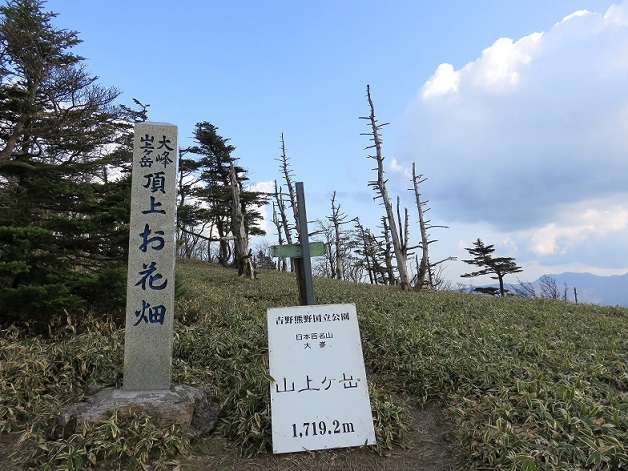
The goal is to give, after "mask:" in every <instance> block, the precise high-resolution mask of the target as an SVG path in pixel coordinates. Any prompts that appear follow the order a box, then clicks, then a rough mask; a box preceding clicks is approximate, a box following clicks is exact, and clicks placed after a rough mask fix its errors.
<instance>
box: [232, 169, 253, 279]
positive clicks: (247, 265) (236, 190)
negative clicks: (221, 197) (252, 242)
mask: <svg viewBox="0 0 628 471" xmlns="http://www.w3.org/2000/svg"><path fill="white" fill-rule="evenodd" d="M229 182H230V184H231V196H232V198H231V232H232V233H233V236H234V247H235V262H236V266H237V267H238V275H240V276H242V277H244V278H247V279H249V280H252V279H254V278H255V269H254V268H253V261H252V260H251V250H249V238H248V235H247V233H246V228H245V227H244V215H243V214H242V204H241V201H240V184H239V182H238V177H237V175H236V172H235V168H234V167H233V164H231V165H230V167H229Z"/></svg>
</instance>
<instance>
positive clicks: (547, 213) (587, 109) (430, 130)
mask: <svg viewBox="0 0 628 471" xmlns="http://www.w3.org/2000/svg"><path fill="white" fill-rule="evenodd" d="M47 8H48V9H50V10H52V11H55V12H57V13H59V16H58V17H57V19H56V20H55V23H56V24H57V25H58V26H60V27H63V28H69V29H74V30H77V31H78V32H79V36H80V38H81V39H82V40H83V41H84V42H83V44H81V45H80V46H79V47H78V48H77V51H78V53H79V54H81V55H83V56H85V57H86V58H87V59H88V61H87V67H88V68H89V70H90V72H92V73H93V74H95V75H98V76H99V77H100V82H101V83H102V84H103V85H113V86H116V87H118V88H119V89H120V90H122V91H123V94H122V96H121V101H122V102H124V103H127V104H130V103H131V100H132V98H137V99H139V100H140V101H142V102H144V103H149V104H150V108H149V117H150V119H151V120H153V121H166V122H171V123H173V124H176V125H178V126H179V139H180V142H181V144H182V145H186V144H187V143H191V135H192V132H193V129H194V125H195V123H197V122H200V121H209V122H211V123H213V124H215V125H216V126H218V128H219V133H220V134H221V135H222V136H224V137H228V138H230V139H231V143H232V144H233V145H234V146H236V152H235V155H236V156H237V157H239V158H240V162H241V164H242V165H243V166H244V167H245V168H247V169H248V170H249V176H250V178H251V181H252V182H255V183H259V184H260V185H261V186H260V187H263V185H264V184H267V185H268V184H269V183H270V182H272V181H273V180H281V175H280V172H279V166H278V162H277V161H276V159H277V158H278V157H279V155H280V151H279V145H280V136H281V133H284V136H285V141H286V146H287V150H288V157H289V158H290V163H291V165H292V169H293V173H294V179H295V181H303V182H304V188H305V193H306V202H307V212H308V218H309V219H311V220H314V219H323V218H324V217H325V216H327V215H328V214H329V212H330V198H331V193H332V191H334V190H335V191H336V192H337V194H338V195H337V201H338V202H339V203H340V205H341V209H342V211H343V212H344V213H346V214H347V215H348V216H349V217H354V216H359V217H360V218H361V219H362V220H363V222H364V223H365V224H366V225H368V226H370V227H371V228H372V229H376V226H377V224H378V220H379V218H380V217H381V215H382V214H383V208H381V207H379V206H378V205H377V203H376V202H375V201H373V199H372V197H373V196H374V195H373V192H372V190H371V189H370V188H369V187H368V186H367V182H368V181H369V180H372V179H373V178H374V176H375V175H374V172H373V171H372V170H371V169H372V167H373V161H372V160H370V159H368V158H367V155H368V151H366V150H364V148H365V147H366V146H367V145H369V141H368V138H367V137H365V136H360V133H362V132H367V131H368V128H367V126H366V121H364V120H360V119H358V118H359V117H360V116H364V115H367V114H368V104H367V102H366V98H365V93H366V85H367V84H370V86H371V91H372V96H373V99H374V103H375V110H376V114H377V117H378V119H379V120H380V122H389V123H390V124H389V125H388V126H386V127H385V128H384V130H383V139H384V155H385V156H386V164H387V168H386V171H387V176H388V178H389V191H390V192H391V194H393V195H395V196H396V195H399V196H400V197H401V198H402V200H403V203H404V205H405V206H407V207H408V209H409V211H410V214H411V215H412V223H413V228H412V231H411V232H412V234H413V237H414V238H416V239H418V225H416V219H417V218H416V217H415V216H414V215H415V214H416V209H415V207H414V205H413V196H412V193H411V192H410V191H408V188H410V187H411V181H410V179H409V178H408V172H409V170H410V169H411V165H412V162H416V166H417V171H418V172H419V173H421V174H424V175H425V176H426V177H428V180H427V181H426V182H425V184H424V185H423V187H422V192H423V194H424V196H425V197H426V198H428V199H429V200H430V207H431V208H432V209H431V211H430V212H429V215H430V217H431V218H432V222H433V223H435V224H441V225H447V226H449V229H441V230H437V229H435V230H434V231H432V236H433V238H435V239H438V242H437V243H435V244H433V245H432V246H431V248H432V259H433V260H436V259H440V258H445V257H447V256H456V257H458V258H459V259H463V258H467V255H468V254H467V252H466V251H465V250H464V247H470V246H471V244H472V242H473V241H474V240H475V239H477V238H478V237H479V238H481V239H482V240H484V241H485V242H487V243H490V244H494V245H495V247H496V255H500V256H513V257H515V258H516V260H517V262H518V263H519V264H520V265H521V266H522V267H523V268H524V272H523V273H521V274H520V278H521V279H522V280H533V279H535V278H537V277H538V276H540V275H541V274H544V273H561V272H564V271H588V272H592V273H596V274H602V275H606V274H623V273H626V272H628V248H627V244H626V239H627V237H626V236H627V229H628V198H627V196H628V195H627V193H628V185H626V176H627V175H628V87H627V86H626V83H628V59H627V58H628V2H620V1H619V0H617V1H615V2H613V1H603V0H573V1H570V0H564V1H547V0H543V1H541V0H521V1H509V0H500V1H463V0H460V1H446V0H445V1H438V2H436V1H432V2H428V1H408V0H399V1H390V2H383V1H379V2H376V1H370V0H362V1H357V0H356V1H354V0H348V1H340V0H336V1H331V0H323V1H317V2H312V1H310V2H306V1H296V0H292V1H273V0H268V1H264V2H262V1H252V0H250V1H243V0H231V1H226V0H225V1H189V0H180V1H178V2H172V1H162V0H153V1H139V0H136V1H129V0H124V1H122V0H108V1H107V2H96V1H91V2H89V1H78V0H50V1H48V3H47ZM576 12H577V13H576ZM574 13H575V14H574ZM269 236H270V237H269V241H270V242H271V243H274V240H273V238H272V229H271V230H270V231H269ZM470 268H471V267H469V266H468V265H465V264H464V263H462V262H460V261H458V262H451V263H449V266H448V268H447V273H448V275H449V278H450V279H451V280H452V281H454V282H461V281H464V282H467V280H466V279H461V278H459V275H460V274H461V273H464V272H465V271H468V270H469V269H470ZM481 281H482V280H480V279H478V280H474V282H481ZM510 281H512V282H515V281H516V280H514V279H513V280H510Z"/></svg>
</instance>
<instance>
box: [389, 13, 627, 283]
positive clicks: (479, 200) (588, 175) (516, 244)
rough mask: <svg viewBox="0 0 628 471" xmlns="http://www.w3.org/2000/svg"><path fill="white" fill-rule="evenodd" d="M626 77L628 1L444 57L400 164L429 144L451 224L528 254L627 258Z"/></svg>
mask: <svg viewBox="0 0 628 471" xmlns="http://www.w3.org/2000/svg"><path fill="white" fill-rule="evenodd" d="M626 83H628V1H624V2H623V3H622V4H621V5H614V6H612V7H611V8H609V9H608V11H607V12H606V13H605V14H600V13H592V12H588V11H577V12H575V13H573V14H571V15H568V16H567V17H565V18H563V19H562V20H561V21H559V22H558V23H556V24H555V25H554V26H553V27H552V28H550V29H549V30H548V31H546V32H542V33H540V32H539V33H533V34H530V35H528V36H525V37H523V38H521V39H519V40H512V39H508V38H501V39H498V40H497V41H495V42H494V43H493V44H492V45H491V46H490V47H488V48H486V49H485V50H484V51H482V53H481V55H480V57H479V58H478V59H477V60H475V61H472V62H469V63H468V64H466V65H465V66H463V67H461V68H460V69H458V70H455V69H454V67H453V66H452V65H451V64H441V65H440V66H439V67H438V68H437V69H436V71H435V73H434V75H432V77H430V78H429V80H427V81H426V82H425V84H424V85H423V86H422V87H420V88H419V93H418V95H417V98H416V99H415V100H414V101H413V102H412V103H410V104H409V106H408V110H407V114H406V117H405V126H406V131H405V137H404V139H403V140H402V142H401V145H400V148H401V151H400V152H397V158H398V162H397V163H396V164H397V165H398V166H399V167H403V166H404V165H405V166H407V165H408V164H409V163H410V162H412V161H414V160H415V156H417V155H420V156H422V159H423V160H422V161H419V162H417V165H418V166H419V168H421V171H422V172H423V173H425V175H426V177H428V178H429V181H430V188H429V193H427V195H426V196H427V197H429V199H430V200H431V206H432V207H433V208H434V213H435V215H438V217H439V219H441V220H443V221H444V223H445V224H447V225H449V226H450V227H452V229H455V228H456V227H469V226H470V225H476V226H479V225H482V224H485V225H488V226H490V227H491V228H492V232H491V238H488V237H487V238H486V240H485V238H484V237H483V236H482V234H480V233H478V234H470V235H469V236H464V237H463V238H465V239H471V240H475V239H476V238H477V236H480V237H481V238H482V240H485V241H486V242H487V243H498V244H501V248H503V249H504V250H505V251H508V252H510V256H513V255H514V254H515V253H517V254H518V258H519V257H521V258H522V261H523V262H524V263H534V262H535V260H537V259H538V258H539V257H541V258H543V260H544V261H545V262H546V263H547V264H551V265H556V266H567V265H569V264H570V263H574V262H573V260H574V257H579V258H580V260H579V263H581V264H583V265H586V266H588V267H591V266H596V264H598V265H597V266H603V264H604V263H606V264H608V265H607V266H609V267H610V266H612V267H614V268H613V269H615V270H619V269H621V267H622V263H621V262H619V261H618V258H620V257H622V256H626V257H627V258H626V259H627V260H628V249H626V248H624V246H626V244H625V242H624V243H623V245H622V243H621V242H620V240H621V239H622V238H623V239H625V237H626V231H627V230H628V192H627V190H626V175H628V137H627V136H628V87H626ZM404 185H407V183H406V182H404ZM460 238H462V237H459V239H460ZM508 244H510V245H508ZM467 246H469V245H467ZM613 251H614V255H613V253H612V252H613ZM613 258H614V259H613ZM626 265H628V263H623V266H624V267H625V266H626ZM609 270H610V268H609ZM589 271H592V270H589Z"/></svg>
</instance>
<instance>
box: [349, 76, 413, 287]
mask: <svg viewBox="0 0 628 471" xmlns="http://www.w3.org/2000/svg"><path fill="white" fill-rule="evenodd" d="M366 96H367V99H368V102H369V107H370V110H371V114H370V115H369V116H366V117H362V118H361V119H368V120H369V123H370V126H371V132H370V133H368V134H367V135H371V136H372V137H371V140H372V141H373V145H372V146H369V147H368V148H375V155H374V156H369V158H372V159H375V160H376V161H377V180H376V181H372V182H369V185H370V186H372V187H374V188H375V190H376V191H377V193H378V194H379V197H380V198H382V203H383V205H384V209H385V210H386V217H387V218H388V230H389V231H390V237H391V239H392V245H393V249H394V252H395V258H396V259H397V272H398V273H399V282H400V284H401V289H403V290H408V289H410V276H409V274H408V267H407V262H408V256H407V253H404V252H405V251H404V248H403V247H402V240H401V236H400V234H399V232H398V231H397V224H396V222H395V214H394V211H393V207H392V203H391V202H390V198H389V196H388V190H387V189H386V180H385V179H384V156H383V155H382V142H381V139H380V137H379V130H380V129H381V128H382V127H383V126H385V125H386V124H387V123H384V124H377V119H375V108H374V106H373V100H372V99H371V89H370V86H369V85H367V86H366Z"/></svg>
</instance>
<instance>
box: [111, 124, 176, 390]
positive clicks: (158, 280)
mask: <svg viewBox="0 0 628 471" xmlns="http://www.w3.org/2000/svg"><path fill="white" fill-rule="evenodd" d="M177 161H178V158H177V127H176V126H174V125H172V124H168V123H137V124H136V125H135V141H134V145H133V183H132V190H131V223H130V235H129V273H128V279H127V304H126V326H125V336H124V377H123V389H124V390H127V391H148V390H165V389H170V383H171V379H172V334H173V320H174V264H175V219H176V181H177V179H176V167H177Z"/></svg>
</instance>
